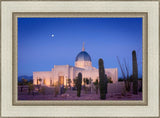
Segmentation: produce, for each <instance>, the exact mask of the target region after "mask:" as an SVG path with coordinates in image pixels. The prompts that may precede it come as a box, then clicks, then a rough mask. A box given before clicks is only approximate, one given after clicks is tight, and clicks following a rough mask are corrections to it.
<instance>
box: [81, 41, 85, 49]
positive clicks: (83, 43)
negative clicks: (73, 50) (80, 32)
mask: <svg viewBox="0 0 160 118" xmlns="http://www.w3.org/2000/svg"><path fill="white" fill-rule="evenodd" d="M82 51H85V49H84V42H83V46H82Z"/></svg>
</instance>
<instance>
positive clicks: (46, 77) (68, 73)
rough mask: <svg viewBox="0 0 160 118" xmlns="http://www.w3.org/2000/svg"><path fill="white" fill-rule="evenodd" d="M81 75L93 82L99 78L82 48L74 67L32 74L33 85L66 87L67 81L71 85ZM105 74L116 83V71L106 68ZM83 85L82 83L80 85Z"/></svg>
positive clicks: (60, 67)
mask: <svg viewBox="0 0 160 118" xmlns="http://www.w3.org/2000/svg"><path fill="white" fill-rule="evenodd" d="M79 72H81V73H82V79H83V78H88V79H89V78H91V79H92V80H93V82H94V81H96V79H98V78H99V71H98V69H97V68H95V67H92V61H91V57H90V56H89V54H88V53H87V52H86V51H85V49H84V46H83V48H82V51H81V52H80V53H79V54H78V55H77V56H76V60H75V66H70V65H54V68H52V70H51V71H42V72H33V84H34V85H38V84H41V85H45V86H54V85H55V84H56V83H60V84H61V85H64V86H65V85H67V80H68V79H71V81H72V83H71V86H72V85H73V79H75V78H76V77H77V76H78V73H79ZM105 73H106V74H107V76H108V77H110V78H111V80H112V81H113V83H116V82H118V69H117V68H106V69H105ZM39 79H41V81H39ZM82 84H83V83H82Z"/></svg>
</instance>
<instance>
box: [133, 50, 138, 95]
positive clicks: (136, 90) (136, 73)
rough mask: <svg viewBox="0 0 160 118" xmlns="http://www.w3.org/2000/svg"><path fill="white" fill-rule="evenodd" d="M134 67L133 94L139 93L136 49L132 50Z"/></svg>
mask: <svg viewBox="0 0 160 118" xmlns="http://www.w3.org/2000/svg"><path fill="white" fill-rule="evenodd" d="M132 67H133V94H138V66H137V57H136V51H135V50H133V51H132Z"/></svg>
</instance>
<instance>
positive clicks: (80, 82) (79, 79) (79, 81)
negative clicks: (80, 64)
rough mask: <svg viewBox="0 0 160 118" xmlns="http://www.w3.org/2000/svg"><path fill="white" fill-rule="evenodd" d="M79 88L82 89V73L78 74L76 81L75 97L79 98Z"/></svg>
mask: <svg viewBox="0 0 160 118" xmlns="http://www.w3.org/2000/svg"><path fill="white" fill-rule="evenodd" d="M81 87H82V73H78V80H77V96H78V97H80V96H81Z"/></svg>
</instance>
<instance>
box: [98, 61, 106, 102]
mask: <svg viewBox="0 0 160 118" xmlns="http://www.w3.org/2000/svg"><path fill="white" fill-rule="evenodd" d="M99 86H100V98H101V99H106V80H105V72H104V64H103V59H99Z"/></svg>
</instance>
